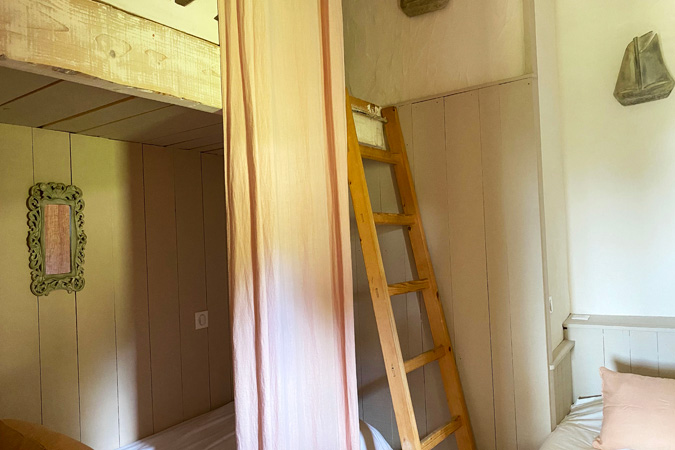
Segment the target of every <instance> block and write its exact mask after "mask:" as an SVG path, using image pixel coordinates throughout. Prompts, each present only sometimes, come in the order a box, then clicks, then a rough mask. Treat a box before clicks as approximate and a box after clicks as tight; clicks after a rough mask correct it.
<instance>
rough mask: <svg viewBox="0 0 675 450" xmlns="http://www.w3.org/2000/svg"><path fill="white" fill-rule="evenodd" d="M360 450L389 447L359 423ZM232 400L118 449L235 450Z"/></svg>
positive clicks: (381, 438) (380, 436) (387, 448)
mask: <svg viewBox="0 0 675 450" xmlns="http://www.w3.org/2000/svg"><path fill="white" fill-rule="evenodd" d="M360 429H361V450H391V447H390V446H389V444H387V441H386V440H385V439H384V438H383V437H382V435H381V434H380V433H379V432H378V431H377V430H376V429H375V428H373V427H372V426H370V425H368V424H367V423H365V422H361V423H360ZM236 448H237V445H236V440H235V415H234V402H233V403H228V404H227V405H225V406H223V407H221V408H218V409H216V410H213V411H211V412H208V413H206V414H203V415H201V416H199V417H195V418H194V419H190V420H188V421H186V422H181V423H179V424H178V425H175V426H173V427H171V428H169V429H167V430H164V431H161V432H159V433H157V434H153V435H152V436H149V437H147V438H144V439H141V440H140V441H136V442H134V443H133V444H129V445H127V446H125V447H122V448H120V449H119V450H236Z"/></svg>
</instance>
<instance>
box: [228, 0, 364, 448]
mask: <svg viewBox="0 0 675 450" xmlns="http://www.w3.org/2000/svg"><path fill="white" fill-rule="evenodd" d="M219 8H220V27H221V28H220V35H221V43H222V44H221V55H222V77H223V113H224V116H225V118H226V120H225V122H226V125H225V142H226V145H225V159H226V169H225V170H226V184H227V208H228V217H227V218H228V233H229V255H228V257H229V270H230V295H231V297H230V302H231V308H232V331H233V342H234V379H235V402H236V411H237V439H238V448H239V449H242V450H253V449H265V450H267V449H279V450H301V449H308V450H309V449H311V450H318V449H321V450H332V449H335V450H357V449H358V411H357V399H356V369H355V360H354V358H355V357H354V324H353V309H352V308H353V305H352V287H351V259H350V258H351V257H350V247H349V214H348V198H347V195H348V187H347V157H346V145H347V144H346V121H345V93H344V92H345V91H344V66H343V44H342V11H341V2H340V0H219Z"/></svg>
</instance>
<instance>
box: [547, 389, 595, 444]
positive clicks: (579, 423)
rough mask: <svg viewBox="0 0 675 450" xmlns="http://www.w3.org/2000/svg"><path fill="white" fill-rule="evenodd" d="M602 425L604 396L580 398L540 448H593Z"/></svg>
mask: <svg viewBox="0 0 675 450" xmlns="http://www.w3.org/2000/svg"><path fill="white" fill-rule="evenodd" d="M601 427H602V397H593V398H587V399H579V400H578V401H577V402H576V403H575V404H574V405H572V408H571V410H570V413H569V414H568V415H567V417H565V418H564V419H563V421H562V422H560V424H559V425H558V426H557V427H556V429H555V430H554V431H553V433H551V434H550V435H549V436H548V438H547V439H546V441H545V442H544V445H542V446H541V448H540V450H591V449H593V440H594V439H595V438H596V437H597V436H598V435H599V434H600V428H601Z"/></svg>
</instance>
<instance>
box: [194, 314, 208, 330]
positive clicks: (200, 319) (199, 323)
mask: <svg viewBox="0 0 675 450" xmlns="http://www.w3.org/2000/svg"><path fill="white" fill-rule="evenodd" d="M208 327H209V312H208V311H200V312H197V313H195V330H201V329H202V328H208Z"/></svg>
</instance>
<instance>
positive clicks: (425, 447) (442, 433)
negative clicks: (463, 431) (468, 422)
mask: <svg viewBox="0 0 675 450" xmlns="http://www.w3.org/2000/svg"><path fill="white" fill-rule="evenodd" d="M461 426H462V422H461V420H459V417H453V418H452V420H451V421H450V422H448V423H446V424H445V425H443V426H442V427H440V428H439V429H437V430H436V431H434V432H433V433H431V434H430V435H429V436H427V437H425V438H424V439H422V450H430V449H432V448H434V447H436V446H437V445H438V444H440V443H441V442H443V441H444V440H445V438H447V437H448V436H450V435H451V434H452V433H454V432H455V431H457V429H459V427H461Z"/></svg>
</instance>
